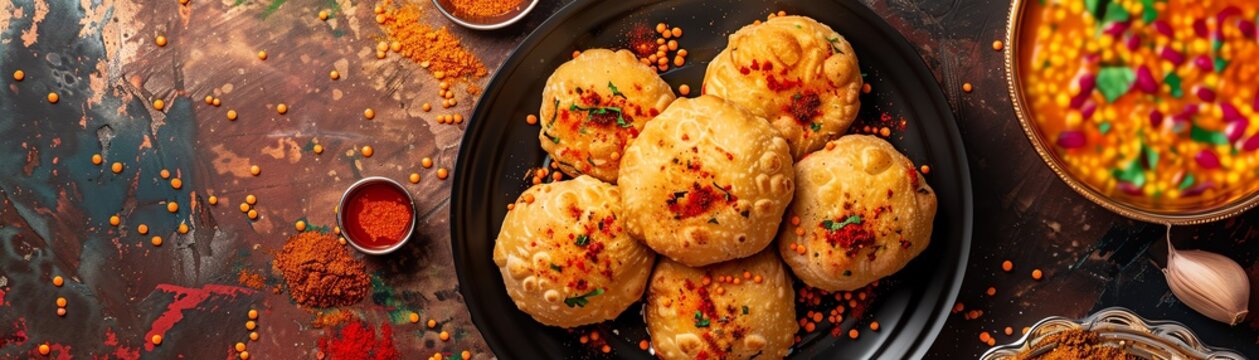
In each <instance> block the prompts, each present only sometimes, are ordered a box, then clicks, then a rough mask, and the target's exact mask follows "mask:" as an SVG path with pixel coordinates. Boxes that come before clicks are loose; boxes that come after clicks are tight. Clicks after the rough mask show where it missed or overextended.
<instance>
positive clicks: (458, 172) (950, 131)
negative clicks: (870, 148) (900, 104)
mask: <svg viewBox="0 0 1259 360" xmlns="http://www.w3.org/2000/svg"><path fill="white" fill-rule="evenodd" d="M662 1H664V0H639V1H638V2H640V3H641V4H643V5H649V4H655V3H658V2H662ZM830 1H831V2H834V3H838V4H839V5H840V6H844V7H847V8H850V9H852V10H853V11H858V12H867V13H868V15H872V16H873V19H878V21H871V23H873V24H874V26H876V27H879V28H881V29H882V30H883V31H885V32H887V33H888V34H892V35H893V36H891V37H892V43H891V44H888V45H889V46H891V47H892V48H893V49H894V50H895V52H897V53H898V54H899V55H901V56H902V57H903V58H904V59H905V61H907V62H909V63H911V64H917V65H920V66H912V69H911V71H912V72H913V73H914V76H915V77H916V78H918V79H921V81H922V82H924V83H929V84H932V86H927V87H926V90H925V91H926V96H927V97H928V98H929V99H931V104H930V105H929V106H931V107H934V108H936V110H941V111H936V113H939V114H947V118H940V119H936V121H939V122H941V123H943V124H942V127H943V129H944V130H945V133H944V134H943V135H942V136H944V137H946V138H947V139H948V140H949V142H950V143H953V144H955V145H956V146H955V147H950V148H949V149H948V150H949V152H951V153H952V154H950V155H951V156H952V157H953V158H954V161H955V163H956V164H957V166H958V169H956V171H957V173H958V179H956V181H958V182H959V188H960V189H961V193H960V194H957V197H958V200H959V201H960V204H959V205H960V207H961V209H962V214H960V217H961V220H962V223H961V224H958V225H959V226H960V238H959V239H958V241H959V242H960V244H959V252H960V253H959V254H958V257H957V265H956V269H954V271H953V274H951V275H950V276H949V277H948V279H949V280H950V281H951V283H952V284H951V286H949V287H948V288H947V293H946V294H945V296H943V297H941V298H940V299H939V301H938V304H936V305H935V306H934V308H935V309H934V315H933V316H928V317H926V318H925V319H926V323H925V324H924V325H925V326H924V327H923V328H922V329H921V331H920V332H919V333H918V334H917V336H916V339H915V341H914V342H912V343H911V344H910V346H909V348H908V349H904V350H905V354H906V355H908V356H909V357H910V358H923V357H924V356H925V355H926V353H927V352H928V351H929V350H930V349H931V348H932V346H933V345H934V343H935V339H936V338H937V337H938V336H939V334H940V332H941V331H942V330H943V328H944V325H945V323H947V321H948V315H949V314H950V310H951V309H952V304H953V303H954V302H955V301H956V300H957V296H958V294H959V293H960V291H961V287H962V283H963V282H964V280H965V273H966V269H967V266H968V264H969V257H970V250H971V243H972V241H973V229H974V196H973V194H974V188H973V184H972V182H971V174H970V163H969V157H968V156H967V155H966V154H967V153H966V146H965V142H964V141H963V139H962V136H961V131H960V129H959V128H958V121H957V119H959V118H960V116H959V114H958V113H956V109H954V108H953V106H952V105H951V104H950V103H949V102H948V98H947V97H946V96H945V95H944V91H943V87H942V86H941V84H940V83H939V79H937V78H936V77H935V75H934V74H932V73H931V67H930V66H929V65H928V64H927V63H926V61H925V60H924V59H923V57H922V54H921V53H919V52H918V50H917V49H915V48H914V47H913V45H912V44H911V43H910V42H909V40H908V39H906V38H905V36H904V35H903V34H902V33H901V32H900V31H899V30H897V29H896V28H894V27H892V26H891V24H889V23H887V21H886V20H885V19H884V18H883V17H882V16H880V15H879V14H878V13H876V12H874V10H873V9H871V8H870V7H868V6H866V5H864V4H862V3H861V2H859V1H852V0H830ZM1015 1H1016V2H1017V1H1018V0H1015ZM598 3H599V0H576V1H573V2H572V3H569V4H567V5H564V6H563V7H561V8H560V9H559V10H557V11H556V12H555V13H554V14H552V15H550V16H549V17H548V18H547V19H546V20H545V21H543V22H542V23H541V24H540V25H538V27H537V28H535V29H534V30H533V31H531V32H530V33H529V34H528V35H526V36H525V38H524V40H522V41H521V42H520V43H519V44H517V45H516V47H515V48H513V49H512V51H511V52H510V53H509V55H508V57H507V59H506V60H504V61H503V63H502V64H501V65H499V67H498V69H497V70H496V71H495V72H494V75H493V76H492V77H491V78H490V81H489V83H487V85H486V86H485V89H486V90H485V92H483V93H482V94H481V97H480V99H484V98H486V97H488V96H490V95H491V94H495V96H497V94H498V93H500V92H502V91H503V87H504V85H503V84H505V81H506V79H507V78H508V77H510V75H511V74H514V72H515V70H511V71H510V72H504V71H503V69H518V68H519V67H520V65H521V64H522V63H523V62H524V61H526V57H525V56H524V55H522V53H521V50H522V49H526V48H531V47H534V46H536V45H537V44H538V43H540V42H541V41H542V37H540V36H536V35H538V34H543V33H550V32H553V31H554V30H555V29H556V28H558V27H560V26H561V25H562V24H563V21H562V20H563V19H567V18H570V17H572V16H573V13H575V12H578V11H581V10H584V9H586V8H588V7H590V6H593V5H597V4H598ZM489 108H490V106H489V105H488V102H486V101H480V100H478V101H477V104H476V107H475V108H474V109H473V113H472V116H470V117H469V121H468V125H467V127H466V130H465V132H464V134H463V136H462V137H461V138H460V143H459V144H460V146H459V152H458V155H457V156H456V158H455V162H456V164H455V166H454V170H455V174H454V178H453V181H454V184H452V187H451V197H450V206H451V208H450V235H451V236H450V242H451V244H450V245H451V255H452V257H454V258H458V257H459V255H460V253H462V252H465V250H466V247H465V246H464V245H463V241H465V240H467V238H466V236H464V235H463V234H462V232H461V231H460V229H461V228H466V224H465V223H466V222H467V219H466V218H464V217H463V216H461V215H460V211H457V208H459V207H462V206H461V205H458V204H460V203H461V202H462V201H463V200H464V199H463V197H464V195H463V194H465V193H466V191H467V190H469V189H467V187H468V185H466V184H467V183H468V181H467V179H466V177H467V176H468V175H466V173H467V172H468V171H467V168H468V167H469V166H470V165H469V163H468V161H470V156H471V155H470V152H469V151H467V150H468V149H470V148H471V147H469V146H468V145H470V142H469V140H470V139H473V138H475V137H478V136H479V135H480V134H481V132H482V131H483V130H482V129H483V128H484V127H483V126H476V125H478V124H479V123H481V122H482V119H481V118H482V117H483V115H482V114H484V113H486V112H488V111H489ZM452 262H453V264H454V266H455V273H456V278H457V280H458V281H459V294H460V296H462V297H464V298H465V299H466V298H468V294H467V293H466V292H467V291H468V290H467V289H468V287H466V286H463V284H467V283H468V281H471V279H468V278H467V275H466V274H467V271H462V268H463V266H462V265H461V264H460V263H459V262H458V261H452ZM464 305H465V307H467V309H468V314H469V316H470V318H471V320H472V323H473V325H474V326H476V327H477V330H478V332H480V333H481V338H482V339H484V340H485V343H486V345H488V346H489V348H490V350H491V351H492V352H494V354H495V355H496V356H498V357H500V358H504V359H506V358H510V356H511V355H510V354H511V353H510V352H506V350H510V349H509V347H508V346H507V345H506V344H504V343H503V341H502V340H501V339H498V338H495V337H492V336H486V335H485V333H484V332H483V331H482V330H481V329H484V328H489V327H488V325H490V324H489V323H488V322H487V321H489V319H487V318H486V317H487V315H486V314H484V313H483V310H481V309H479V308H474V307H472V306H468V304H467V302H466V300H465V302H464ZM894 341H895V338H891V339H889V340H888V341H886V342H884V343H883V344H881V346H878V347H877V348H876V350H877V351H876V352H875V354H876V356H878V357H880V358H886V357H887V354H886V353H885V352H886V350H887V348H888V346H890V345H891V344H892V343H893V342H894Z"/></svg>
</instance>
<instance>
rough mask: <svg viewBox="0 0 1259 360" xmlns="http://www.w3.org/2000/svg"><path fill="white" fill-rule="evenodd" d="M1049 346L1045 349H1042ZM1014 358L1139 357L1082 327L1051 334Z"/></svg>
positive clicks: (1123, 359)
mask: <svg viewBox="0 0 1259 360" xmlns="http://www.w3.org/2000/svg"><path fill="white" fill-rule="evenodd" d="M1047 347H1048V348H1050V349H1049V350H1047V351H1042V349H1045V348H1047ZM1014 359H1015V360H1076V359H1099V360H1104V359H1106V360H1108V359H1115V360H1139V359H1140V358H1139V357H1137V356H1135V355H1132V354H1129V353H1128V352H1127V351H1126V350H1124V349H1123V348H1120V347H1116V346H1115V344H1107V343H1106V342H1105V341H1103V339H1102V337H1101V336H1099V335H1098V334H1097V333H1095V332H1092V331H1088V330H1084V329H1071V330H1067V331H1063V332H1060V333H1056V334H1052V335H1049V336H1047V337H1045V339H1043V340H1041V341H1040V342H1038V343H1037V344H1036V345H1035V346H1032V347H1030V348H1029V349H1028V350H1027V351H1025V352H1022V353H1019V354H1018V356H1015V357H1014Z"/></svg>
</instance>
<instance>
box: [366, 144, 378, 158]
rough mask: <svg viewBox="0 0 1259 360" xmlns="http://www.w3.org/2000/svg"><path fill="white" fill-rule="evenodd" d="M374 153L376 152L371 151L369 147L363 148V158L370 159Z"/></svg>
mask: <svg viewBox="0 0 1259 360" xmlns="http://www.w3.org/2000/svg"><path fill="white" fill-rule="evenodd" d="M375 153H376V150H373V149H372V146H371V145H364V146H363V157H365V158H369V157H372V154H375Z"/></svg>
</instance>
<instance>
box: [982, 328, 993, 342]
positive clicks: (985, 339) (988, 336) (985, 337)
mask: <svg viewBox="0 0 1259 360" xmlns="http://www.w3.org/2000/svg"><path fill="white" fill-rule="evenodd" d="M990 339H992V335H989V334H988V332H987V331H983V332H980V333H979V341H980V342H983V343H987V342H988V340H990Z"/></svg>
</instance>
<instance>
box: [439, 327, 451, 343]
mask: <svg viewBox="0 0 1259 360" xmlns="http://www.w3.org/2000/svg"><path fill="white" fill-rule="evenodd" d="M437 337H438V338H441V339H442V341H447V340H450V333H448V332H446V331H445V330H442V332H441V334H438V335H437Z"/></svg>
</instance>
